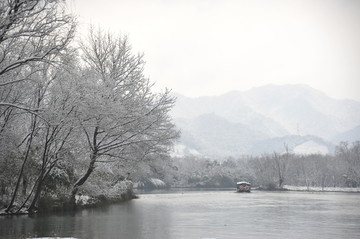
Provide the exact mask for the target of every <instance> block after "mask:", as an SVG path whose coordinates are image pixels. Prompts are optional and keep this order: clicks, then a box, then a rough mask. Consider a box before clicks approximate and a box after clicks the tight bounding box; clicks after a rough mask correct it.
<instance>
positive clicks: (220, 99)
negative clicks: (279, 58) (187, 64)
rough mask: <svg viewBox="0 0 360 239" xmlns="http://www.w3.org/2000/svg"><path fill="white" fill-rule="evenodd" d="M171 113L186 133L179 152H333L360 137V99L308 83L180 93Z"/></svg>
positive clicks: (211, 154) (213, 154) (216, 154)
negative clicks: (195, 94) (207, 93)
mask: <svg viewBox="0 0 360 239" xmlns="http://www.w3.org/2000/svg"><path fill="white" fill-rule="evenodd" d="M175 96H176V97H177V102H176V105H175V106H174V108H173V110H172V112H171V115H172V117H173V118H174V122H175V124H176V125H177V126H178V128H179V129H180V130H181V132H182V136H181V139H180V141H179V142H178V144H177V145H176V147H175V152H174V154H175V155H187V154H195V155H202V156H207V157H228V156H234V157H236V156H240V155H261V154H263V153H272V152H274V151H276V152H283V151H284V150H285V147H284V144H286V145H288V148H289V150H290V151H293V152H296V153H304V154H309V153H323V154H326V153H333V151H334V148H335V145H336V144H338V143H339V142H340V141H349V142H353V141H355V140H360V102H357V101H353V100H339V99H333V98H330V97H328V96H327V95H325V94H324V93H322V92H321V91H318V90H315V89H313V88H310V87H308V86H306V85H283V86H278V85H267V86H263V87H258V88H253V89H251V90H248V91H244V92H240V91H233V92H229V93H227V94H224V95H220V96H206V97H199V98H188V97H185V96H182V95H179V94H175Z"/></svg>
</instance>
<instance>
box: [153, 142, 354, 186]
mask: <svg viewBox="0 0 360 239" xmlns="http://www.w3.org/2000/svg"><path fill="white" fill-rule="evenodd" d="M162 165H163V168H162V170H159V168H160V167H157V170H156V171H155V170H151V168H149V170H148V177H156V178H160V179H162V180H163V181H165V182H166V183H167V184H168V185H169V186H172V187H234V185H235V183H236V182H238V181H249V182H250V183H252V184H253V185H254V186H257V187H261V188H263V189H268V190H276V189H281V188H283V186H284V185H292V186H305V187H307V188H308V189H309V188H310V187H321V188H325V187H360V142H359V141H358V142H354V143H352V144H349V143H345V142H343V143H340V144H339V145H338V146H337V147H336V152H335V154H334V155H320V154H313V155H296V154H293V153H291V152H289V150H288V149H287V147H285V150H284V152H283V153H277V152H274V153H272V154H266V155H263V156H260V157H243V158H238V159H234V158H228V159H226V160H209V159H205V158H199V157H192V156H188V157H184V158H175V159H172V160H170V161H168V162H167V164H162Z"/></svg>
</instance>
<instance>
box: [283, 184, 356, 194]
mask: <svg viewBox="0 0 360 239" xmlns="http://www.w3.org/2000/svg"><path fill="white" fill-rule="evenodd" d="M283 188H284V189H285V190H289V191H308V192H355V193H359V192H360V188H343V187H324V188H322V187H306V186H290V185H284V187H283Z"/></svg>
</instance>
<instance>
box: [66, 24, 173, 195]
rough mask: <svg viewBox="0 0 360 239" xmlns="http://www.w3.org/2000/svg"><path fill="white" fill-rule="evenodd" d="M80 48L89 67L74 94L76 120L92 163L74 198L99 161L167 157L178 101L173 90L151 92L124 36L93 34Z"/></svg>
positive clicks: (77, 184)
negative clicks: (174, 110)
mask: <svg viewBox="0 0 360 239" xmlns="http://www.w3.org/2000/svg"><path fill="white" fill-rule="evenodd" d="M81 49H82V54H83V60H84V62H85V67H84V69H83V74H82V78H81V80H80V81H79V82H78V88H77V90H76V91H77V93H78V98H79V99H80V103H79V109H78V112H77V117H78V122H79V125H80V127H81V128H82V131H83V136H84V139H85V141H86V143H87V147H88V151H89V165H88V167H87V169H86V171H85V172H83V174H82V175H80V176H79V178H78V180H77V181H76V182H75V184H74V187H73V192H72V196H73V198H74V196H75V194H76V192H77V190H78V188H79V187H80V186H81V185H83V184H84V183H85V182H86V180H87V179H88V177H89V176H90V175H91V174H92V172H93V171H94V168H95V166H96V163H97V162H99V161H101V162H102V163H106V162H112V161H114V160H116V161H118V162H121V163H122V164H126V163H129V162H136V161H142V160H146V159H147V157H149V156H150V155H154V154H155V155H156V154H164V153H167V151H168V150H169V146H171V144H172V141H173V140H174V139H175V138H177V136H178V132H177V131H176V130H175V126H174V125H173V124H172V122H171V118H170V117H169V115H168V112H169V110H170V109H171V108H172V106H173V104H174V102H175V99H174V98H173V97H171V96H170V92H169V91H165V92H163V93H157V94H156V93H153V92H152V84H151V83H150V82H149V79H147V78H145V77H144V74H143V67H144V61H143V57H142V55H135V54H133V53H132V52H131V47H130V44H129V42H128V40H127V38H126V37H114V36H112V35H111V34H105V33H102V32H101V31H98V32H95V31H94V30H91V31H90V35H89V38H88V41H83V43H82V45H81Z"/></svg>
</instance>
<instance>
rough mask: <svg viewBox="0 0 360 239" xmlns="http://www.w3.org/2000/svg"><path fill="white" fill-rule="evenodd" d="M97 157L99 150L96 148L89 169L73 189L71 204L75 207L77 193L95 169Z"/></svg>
mask: <svg viewBox="0 0 360 239" xmlns="http://www.w3.org/2000/svg"><path fill="white" fill-rule="evenodd" d="M97 157H98V155H97V151H96V150H95V152H94V151H93V152H92V154H91V156H90V163H89V167H88V169H87V170H86V173H85V174H84V175H83V176H82V177H81V178H79V179H78V180H77V181H76V182H75V184H74V186H73V189H72V191H71V195H70V204H71V206H72V207H74V208H75V207H76V200H75V196H76V193H77V191H78V190H79V187H80V186H81V185H83V184H84V183H85V182H86V180H87V179H88V178H89V176H90V175H91V173H92V172H93V171H94V168H95V162H96V159H97Z"/></svg>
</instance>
